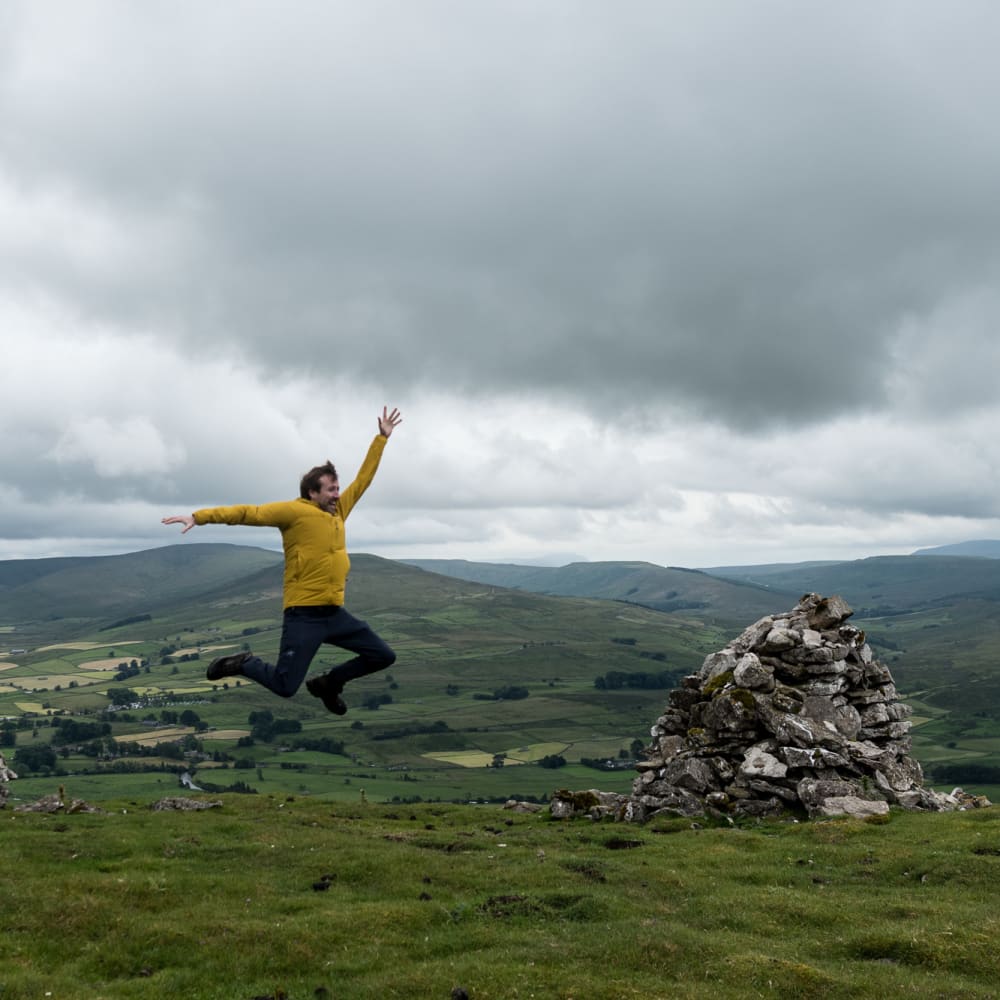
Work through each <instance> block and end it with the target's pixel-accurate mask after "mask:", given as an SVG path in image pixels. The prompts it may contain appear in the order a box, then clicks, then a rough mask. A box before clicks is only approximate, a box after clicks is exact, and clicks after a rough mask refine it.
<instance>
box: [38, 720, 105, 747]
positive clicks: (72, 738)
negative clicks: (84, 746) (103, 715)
mask: <svg viewBox="0 0 1000 1000" xmlns="http://www.w3.org/2000/svg"><path fill="white" fill-rule="evenodd" d="M52 725H53V728H54V729H55V732H54V733H53V734H52V744H53V745H54V746H65V745H67V744H70V743H84V742H86V741H87V740H94V739H99V738H100V737H102V736H110V735H111V724H110V723H108V722H80V721H78V720H77V719H60V718H59V717H58V716H56V717H55V718H54V719H53V720H52Z"/></svg>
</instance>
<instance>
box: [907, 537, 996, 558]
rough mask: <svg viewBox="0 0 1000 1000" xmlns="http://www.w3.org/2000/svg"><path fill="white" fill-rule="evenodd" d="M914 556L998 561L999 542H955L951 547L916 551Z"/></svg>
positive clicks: (994, 540) (989, 540) (945, 546)
mask: <svg viewBox="0 0 1000 1000" xmlns="http://www.w3.org/2000/svg"><path fill="white" fill-rule="evenodd" d="M913 555H915V556H973V557H978V558H980V559H1000V541H997V540H996V539H989V538H987V539H979V540H978V541H970V542H955V543H954V544H953V545H937V546H935V547H934V548H931V549H917V551H916V552H914V553H913Z"/></svg>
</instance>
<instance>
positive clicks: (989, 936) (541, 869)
mask: <svg viewBox="0 0 1000 1000" xmlns="http://www.w3.org/2000/svg"><path fill="white" fill-rule="evenodd" d="M222 798H223V801H224V804H223V806H222V808H220V809H213V810H208V811H205V812H197V813H154V812H151V811H150V810H149V808H148V804H149V800H140V799H121V800H116V801H114V802H109V803H107V805H106V808H107V812H106V813H104V814H95V815H86V814H78V815H40V814H18V813H12V812H11V811H10V810H6V811H3V812H0V826H2V829H3V833H2V842H3V845H4V852H5V869H6V871H7V872H8V876H7V877H5V879H4V880H2V881H0V912H2V913H3V915H4V929H5V932H4V962H3V965H2V967H0V997H3V998H4V1000H10V998H16V1000H21V998H28V997H32V998H34V997H42V996H45V995H51V996H53V997H87V998H96V1000H100V998H105V1000H113V998H143V997H150V998H152V997H156V998H160V997H165V996H178V997H196V998H204V1000H250V998H253V997H259V996H276V995H279V991H281V992H283V993H284V994H285V995H286V996H287V997H288V998H289V1000H302V998H309V997H317V996H326V997H338V998H345V1000H347V998H356V997H404V998H424V997H426V998H437V997H440V998H447V997H449V996H450V992H451V990H452V988H453V987H455V986H462V987H464V988H465V989H466V990H467V991H468V993H469V996H470V997H472V998H473V1000H491V998H492V1000H509V998H512V997H532V996H533V997H537V998H566V1000H568V998H577V1000H582V998H586V1000H604V998H607V1000H618V998H627V997H641V998H650V997H667V996H669V997H681V998H712V1000H720V998H721V1000H725V998H730V997H732V998H744V997H748V996H765V997H767V996H770V997H793V996H794V997H815V998H845V1000H846V998H854V997H861V998H864V997H872V998H875V997H878V998H881V997H885V996H920V997H928V996H933V997H942V998H959V997H961V998H986V997H995V996H996V983H997V982H998V981H1000V953H998V952H997V950H996V948H995V940H996V936H997V933H998V931H1000V918H998V916H997V914H996V908H995V902H994V900H995V890H996V884H997V879H998V876H1000V811H996V810H982V811H977V812H970V813H955V814H936V815H925V814H899V813H893V814H892V816H891V818H890V821H889V822H888V823H884V824H869V823H862V822H858V821H851V820H832V821H826V822H813V823H788V824H784V823H774V824H762V825H755V826H749V827H746V828H725V829H710V828H706V829H697V828H694V827H693V825H692V824H691V823H690V822H688V821H681V820H675V821H661V822H654V823H652V824H650V825H649V826H646V827H631V826H626V825H622V824H612V823H593V822H590V821H573V822H555V821H552V820H551V819H549V818H548V817H547V816H546V815H545V814H535V815H520V814H516V813H513V812H510V811H507V810H503V809H501V808H499V807H496V806H476V807H471V806H455V805H428V804H420V805H402V806H386V805H377V804H374V803H370V802H369V803H361V802H360V801H358V802H355V803H352V804H340V803H330V802H326V801H318V800H315V799H306V798H302V797H300V796H287V795H262V796H253V797H247V796H224V797H222ZM624 846H631V849H626V850H623V849H614V848H616V847H619V848H620V847H624ZM317 884H318V885H320V886H323V885H326V886H327V888H325V889H324V890H323V891H317V889H315V888H314V885H317Z"/></svg>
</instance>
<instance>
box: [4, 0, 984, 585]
mask: <svg viewBox="0 0 1000 1000" xmlns="http://www.w3.org/2000/svg"><path fill="white" fill-rule="evenodd" d="M998 37H1000V5H998V4H996V3H995V2H993V0H982V2H978V0H940V2H937V0H898V2H892V0H841V2H839V3H836V4H833V3H830V2H828V0H822V2H820V0H686V2H680V0H673V2H672V0H615V2H613V3H611V2H607V0H475V2H470V0H364V2H360V0H296V2H294V3H289V2H287V0H274V2H254V0H239V2H237V0H214V2H211V3H206V2H205V0H169V2H166V0H162V2H159V0H143V2H142V3H135V2H132V0H118V2H114V0H107V2H102V0H74V2H73V3H65V2H51V0H23V2H18V0H0V123H2V127H0V347H2V353H0V504H2V512H3V517H2V519H0V558H6V559H9V558H34V557H44V556H53V555H92V554H110V553H118V552H130V551H137V550H140V549H145V548H150V547H153V546H158V545H163V544H179V543H181V542H183V543H184V544H194V543H197V542H208V541H212V542H219V541H230V542H237V541H238V542H241V543H247V544H257V545H262V546H267V547H275V546H277V545H278V542H279V539H278V536H277V532H274V531H271V530H270V529H256V530H250V529H234V528H226V527H203V528H198V529H195V531H194V532H191V533H189V534H187V535H185V536H184V538H183V539H181V537H180V534H179V529H177V528H167V527H163V526H162V525H161V524H160V518H161V517H163V516H166V515H172V514H178V513H188V512H190V511H191V510H193V509H196V508H198V507H204V506H211V505H218V504H228V503H258V502H264V501H268V500H278V499H287V498H291V497H293V496H295V495H296V494H297V491H298V480H299V477H300V475H301V474H302V472H303V471H305V470H306V469H307V468H309V467H310V466H312V465H313V464H315V463H317V462H322V461H324V460H325V459H327V458H331V459H333V461H334V462H335V463H336V464H337V466H338V468H339V470H340V473H341V480H342V484H346V483H347V482H348V481H349V480H350V479H351V478H352V477H353V474H354V472H355V471H356V469H357V467H358V465H359V464H360V462H361V459H362V457H363V455H364V452H365V449H366V447H367V445H368V442H369V441H370V439H371V437H372V435H373V434H374V433H375V432H376V415H377V414H378V413H379V412H380V411H381V407H382V406H383V404H388V405H390V406H393V405H395V406H398V407H399V408H400V410H401V411H402V413H403V417H404V422H403V424H402V425H401V426H400V427H399V428H398V430H397V431H396V433H395V434H394V435H393V437H392V440H391V441H390V442H389V446H388V448H387V450H386V455H385V458H384V460H383V463H382V467H381V469H380V471H379V474H378V476H377V478H376V480H375V483H374V485H373V486H372V488H371V489H370V491H369V493H368V494H367V496H366V497H365V499H364V500H363V501H362V503H361V505H359V507H358V508H357V509H356V510H355V512H354V514H353V515H352V517H351V520H350V522H349V524H348V536H349V543H350V547H351V549H352V550H353V551H355V552H373V553H376V554H378V555H382V556H386V557H388V558H408V557H444V558H466V559H474V560H483V561H526V560H545V561H549V562H551V563H554V564H560V563H564V562H568V561H572V560H577V559H588V560H604V559H615V560H618V559H628V560H648V561H650V562H655V563H660V564H663V565H680V566H713V565H721V564H737V563H740V564H747V563H757V562H785V561H798V560H805V559H852V558H858V557H863V556H868V555H876V554H888V553H902V552H910V551H912V550H913V549H915V548H919V547H923V546H928V545H938V544H943V543H947V542H954V541H960V540H965V539H972V538H1000V501H998V495H997V471H998V465H1000V434H998V433H997V431H998V428H1000V393H998V388H997V381H998V372H1000V337H998V331H1000V280H998V279H1000V198H998V190H997V186H998V180H997V179H998V178H1000V115H998V114H997V106H998V103H1000V59H998V58H997V55H996V40H997V38H998Z"/></svg>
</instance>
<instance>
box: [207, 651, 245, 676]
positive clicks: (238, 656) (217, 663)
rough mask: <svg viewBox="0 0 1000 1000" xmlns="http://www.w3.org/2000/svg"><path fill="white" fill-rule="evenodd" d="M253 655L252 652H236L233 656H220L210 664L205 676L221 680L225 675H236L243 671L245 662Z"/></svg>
mask: <svg viewBox="0 0 1000 1000" xmlns="http://www.w3.org/2000/svg"><path fill="white" fill-rule="evenodd" d="M252 655H253V654H251V653H234V654H233V655H232V656H220V657H218V659H215V660H212V662H211V663H210V664H209V665H208V670H206V671H205V677H206V678H207V679H208V680H210V681H221V680H222V678H223V677H236V676H237V675H238V674H242V673H243V664H244V663H246V662H247V660H249V659H250V657H251V656H252Z"/></svg>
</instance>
